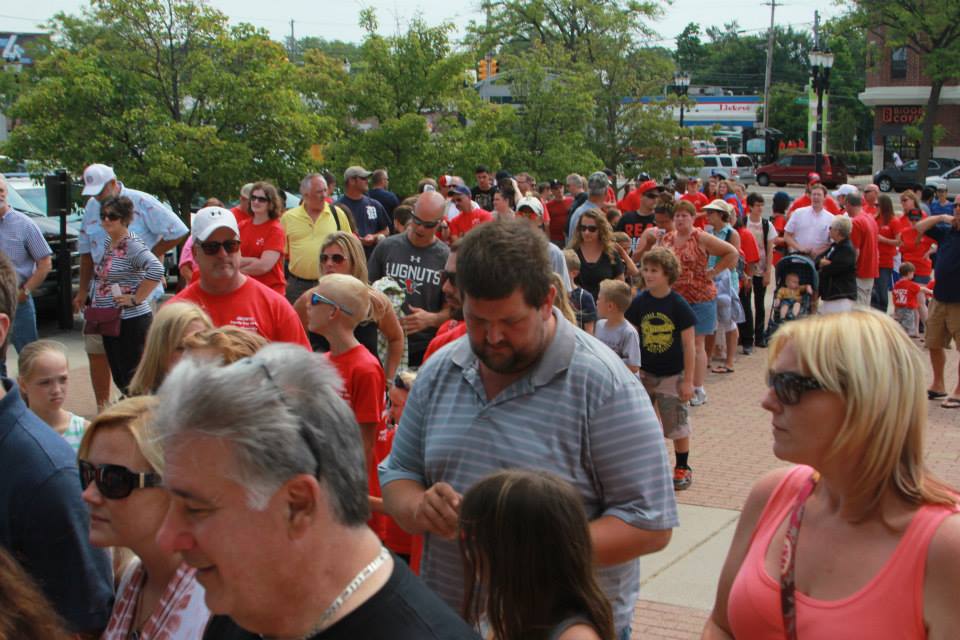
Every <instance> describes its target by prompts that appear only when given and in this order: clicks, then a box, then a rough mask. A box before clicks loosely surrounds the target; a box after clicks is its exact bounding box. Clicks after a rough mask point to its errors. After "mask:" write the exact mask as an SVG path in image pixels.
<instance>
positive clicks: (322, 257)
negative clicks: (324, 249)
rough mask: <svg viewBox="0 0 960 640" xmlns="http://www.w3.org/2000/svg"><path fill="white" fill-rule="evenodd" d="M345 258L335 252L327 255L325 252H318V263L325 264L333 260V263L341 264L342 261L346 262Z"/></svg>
mask: <svg viewBox="0 0 960 640" xmlns="http://www.w3.org/2000/svg"><path fill="white" fill-rule="evenodd" d="M346 260H347V257H346V256H344V255H342V254H339V253H335V254H333V255H327V254H326V253H321V254H320V264H327V263H328V262H331V261H332V262H333V264H343V263H344V262H346Z"/></svg>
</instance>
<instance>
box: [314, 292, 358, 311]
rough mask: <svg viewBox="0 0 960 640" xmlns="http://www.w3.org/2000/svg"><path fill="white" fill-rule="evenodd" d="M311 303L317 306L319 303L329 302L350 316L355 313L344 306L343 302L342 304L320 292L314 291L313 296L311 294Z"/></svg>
mask: <svg viewBox="0 0 960 640" xmlns="http://www.w3.org/2000/svg"><path fill="white" fill-rule="evenodd" d="M310 304H312V305H313V306H317V305H318V304H328V305H330V306H331V307H333V308H334V309H340V311H342V312H343V313H345V314H347V315H348V316H352V315H353V312H352V311H350V310H349V309H347V308H346V307H344V306H343V305H342V304H340V303H339V302H337V301H336V300H331V299H330V298H328V297H327V296H324V295H321V294H319V293H314V294H313V295H312V296H310Z"/></svg>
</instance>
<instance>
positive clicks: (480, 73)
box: [477, 60, 487, 80]
mask: <svg viewBox="0 0 960 640" xmlns="http://www.w3.org/2000/svg"><path fill="white" fill-rule="evenodd" d="M477 78H478V79H479V80H486V79H487V61H486V60H481V61H480V62H478V63H477Z"/></svg>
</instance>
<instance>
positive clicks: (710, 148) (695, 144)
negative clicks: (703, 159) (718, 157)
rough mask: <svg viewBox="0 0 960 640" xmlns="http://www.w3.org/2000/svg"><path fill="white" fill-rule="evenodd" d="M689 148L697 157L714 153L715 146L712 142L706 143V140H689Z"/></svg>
mask: <svg viewBox="0 0 960 640" xmlns="http://www.w3.org/2000/svg"><path fill="white" fill-rule="evenodd" d="M690 147H691V148H692V149H693V152H694V153H695V154H697V155H699V154H701V153H704V154H707V153H716V152H717V145H715V144H713V143H712V142H707V141H706V140H691V141H690Z"/></svg>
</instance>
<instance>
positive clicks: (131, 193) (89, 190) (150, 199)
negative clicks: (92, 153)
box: [73, 164, 189, 408]
mask: <svg viewBox="0 0 960 640" xmlns="http://www.w3.org/2000/svg"><path fill="white" fill-rule="evenodd" d="M81 193H82V194H83V195H84V196H90V199H89V200H87V204H86V206H85V207H84V212H83V222H82V223H81V224H80V233H79V237H78V238H77V253H79V254H80V288H79V289H78V290H77V295H76V296H74V298H73V307H74V309H75V310H76V311H78V312H79V311H80V310H81V309H82V308H83V307H84V306H86V304H87V298H88V296H89V294H90V282H91V280H92V277H93V267H94V265H96V264H99V263H100V260H101V259H102V258H103V253H104V248H105V244H104V243H105V241H106V239H107V233H106V231H104V230H103V227H101V226H100V203H101V202H104V201H105V200H107V199H108V198H111V197H113V196H122V197H126V198H130V200H131V201H132V202H133V220H132V221H131V222H130V231H131V232H133V233H135V234H136V235H137V237H139V238H140V240H141V241H142V242H143V243H144V244H145V245H146V246H148V247H150V250H151V251H152V252H153V254H154V255H156V256H157V257H158V258H160V260H161V261H163V255H164V254H165V253H166V252H167V251H169V250H171V249H173V248H174V247H176V246H177V245H178V244H180V243H181V242H182V241H183V240H185V239H186V237H187V233H188V232H189V230H188V229H187V225H185V224H184V223H183V222H182V221H181V220H180V218H179V217H178V216H177V215H176V214H175V213H174V212H173V211H171V210H170V208H169V207H167V206H166V205H164V204H163V203H161V202H160V201H159V200H158V199H157V198H155V197H154V196H152V195H150V194H149V193H144V192H143V191H137V190H136V189H128V188H127V187H125V186H123V184H122V183H121V182H120V181H119V180H117V175H116V173H114V171H113V167H109V166H107V165H105V164H91V165H90V166H88V167H87V168H86V169H84V171H83V191H82V192H81ZM162 295H163V283H161V286H159V287H157V288H155V289H154V290H153V293H151V294H150V297H149V298H148V299H147V300H148V301H149V302H151V303H152V304H154V305H155V304H156V302H157V301H158V300H159V299H160V297H161V296H162ZM84 348H85V350H86V352H87V358H88V360H89V362H90V381H91V383H92V384H93V393H94V396H95V397H96V399H97V407H98V408H102V407H103V406H105V405H106V404H107V402H108V401H109V400H110V367H109V365H108V363H107V356H106V353H105V351H104V350H103V337H102V336H98V335H84Z"/></svg>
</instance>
